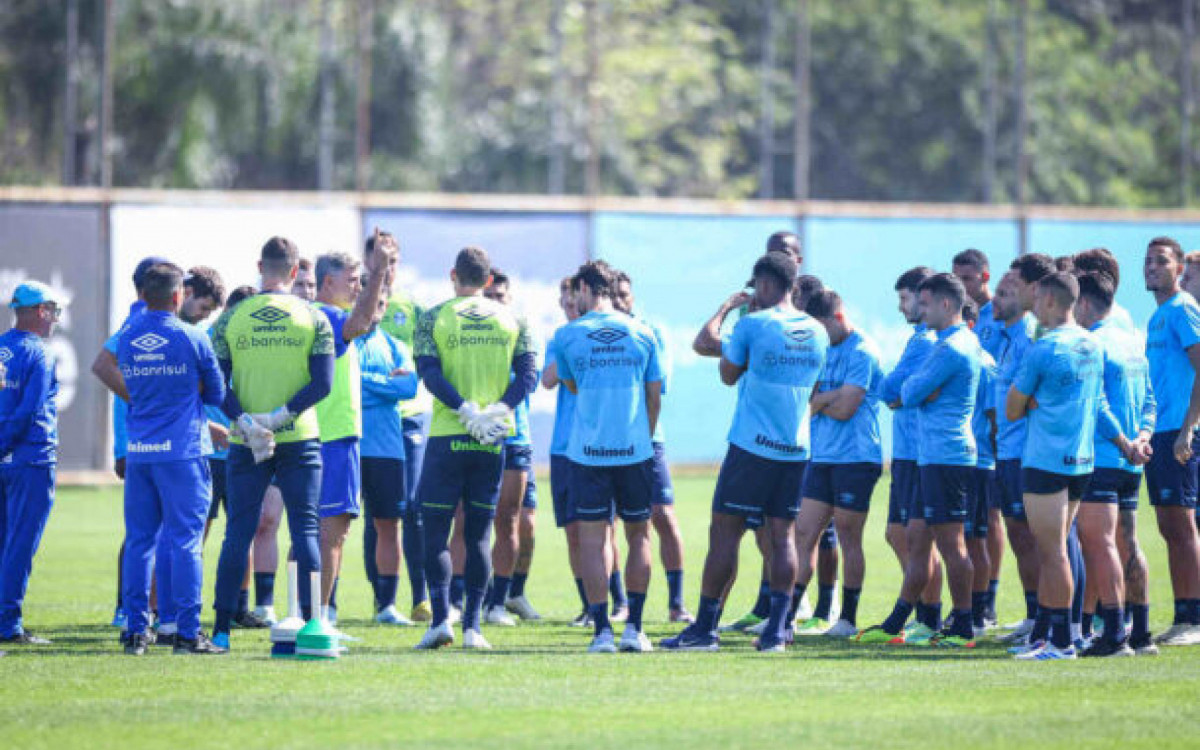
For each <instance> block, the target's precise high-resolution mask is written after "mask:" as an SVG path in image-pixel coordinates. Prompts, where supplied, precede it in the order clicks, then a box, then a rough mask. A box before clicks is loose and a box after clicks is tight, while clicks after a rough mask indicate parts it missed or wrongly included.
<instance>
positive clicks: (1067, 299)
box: [1038, 271, 1079, 308]
mask: <svg viewBox="0 0 1200 750" xmlns="http://www.w3.org/2000/svg"><path fill="white" fill-rule="evenodd" d="M1038 291H1045V292H1049V293H1050V294H1053V295H1054V301H1055V302H1057V303H1058V304H1059V305H1061V306H1062V307H1066V308H1069V307H1071V306H1072V305H1074V304H1075V301H1076V300H1078V299H1079V282H1078V281H1076V280H1075V275H1074V274H1070V273H1065V272H1063V271H1058V272H1057V273H1052V274H1049V275H1047V276H1044V277H1042V278H1041V280H1039V281H1038Z"/></svg>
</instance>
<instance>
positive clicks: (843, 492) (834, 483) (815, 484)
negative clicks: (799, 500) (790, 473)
mask: <svg viewBox="0 0 1200 750" xmlns="http://www.w3.org/2000/svg"><path fill="white" fill-rule="evenodd" d="M882 473H883V467H882V466H880V465H879V464H876V463H869V462H862V463H852V464H827V463H821V462H817V461H809V462H808V471H806V472H805V473H804V498H805V499H806V500H816V501H817V502H819V503H825V504H826V505H832V506H834V507H836V508H841V509H842V510H849V511H853V512H855V513H866V512H867V511H869V510H870V509H871V493H872V492H874V491H875V483H876V482H878V481H879V476H880V474H882Z"/></svg>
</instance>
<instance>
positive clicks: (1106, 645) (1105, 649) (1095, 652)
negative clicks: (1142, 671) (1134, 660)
mask: <svg viewBox="0 0 1200 750" xmlns="http://www.w3.org/2000/svg"><path fill="white" fill-rule="evenodd" d="M1079 655H1080V656H1082V657H1084V658H1091V657H1104V658H1108V657H1118V658H1120V657H1124V656H1133V649H1131V648H1130V647H1129V644H1127V643H1115V642H1113V641H1110V640H1108V639H1107V638H1096V639H1095V640H1093V641H1092V643H1091V645H1090V646H1088V647H1087V648H1085V649H1084V650H1083V651H1081V652H1079Z"/></svg>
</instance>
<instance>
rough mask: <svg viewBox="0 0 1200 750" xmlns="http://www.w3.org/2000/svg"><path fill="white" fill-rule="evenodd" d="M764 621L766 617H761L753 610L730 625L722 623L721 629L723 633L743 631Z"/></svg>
mask: <svg viewBox="0 0 1200 750" xmlns="http://www.w3.org/2000/svg"><path fill="white" fill-rule="evenodd" d="M763 621H764V618H762V617H759V616H758V615H756V614H754V613H753V612H747V613H746V614H744V615H742V616H741V617H739V618H738V619H736V620H734V621H733V622H731V623H729V624H728V625H722V626H721V627H720V629H719V630H720V632H722V633H743V632H745V631H746V630H748V629H750V628H752V627H754V626H755V625H758V624H759V623H761V622H763Z"/></svg>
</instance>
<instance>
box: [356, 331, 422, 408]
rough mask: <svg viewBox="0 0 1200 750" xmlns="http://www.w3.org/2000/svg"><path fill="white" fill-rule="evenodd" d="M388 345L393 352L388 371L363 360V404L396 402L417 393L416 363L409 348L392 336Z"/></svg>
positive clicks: (373, 404)
mask: <svg viewBox="0 0 1200 750" xmlns="http://www.w3.org/2000/svg"><path fill="white" fill-rule="evenodd" d="M384 335H385V336H386V335H387V334H384ZM388 346H389V347H390V349H391V352H392V361H391V362H390V363H386V364H387V366H388V367H389V368H390V369H388V371H386V372H385V371H382V370H375V369H373V368H372V367H371V366H369V365H368V363H367V362H366V361H365V360H364V361H363V362H362V397H363V406H377V405H390V404H395V403H397V402H399V401H403V400H404V399H409V398H412V397H413V396H415V395H417V372H416V365H414V364H413V362H412V357H410V356H409V355H408V350H407V348H406V347H405V346H404V344H402V343H401V342H399V341H396V340H395V339H393V338H392V337H390V336H388ZM364 354H365V352H364ZM391 365H395V366H394V367H391Z"/></svg>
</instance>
